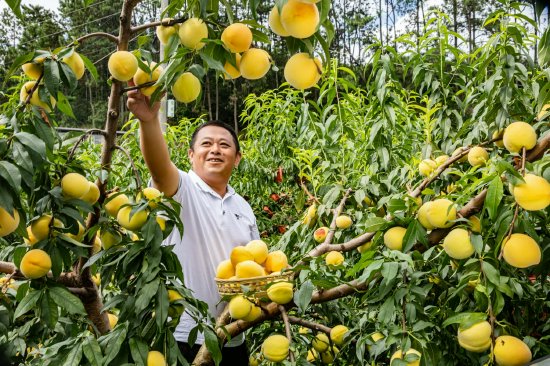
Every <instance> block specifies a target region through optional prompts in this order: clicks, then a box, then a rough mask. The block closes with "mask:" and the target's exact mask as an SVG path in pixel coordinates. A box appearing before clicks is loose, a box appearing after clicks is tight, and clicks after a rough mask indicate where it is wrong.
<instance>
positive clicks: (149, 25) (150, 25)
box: [132, 18, 187, 34]
mask: <svg viewBox="0 0 550 366" xmlns="http://www.w3.org/2000/svg"><path fill="white" fill-rule="evenodd" d="M186 20H187V18H179V19H172V20H169V21H162V20H161V21H158V22H152V23H146V24H141V25H138V26H136V27H133V28H132V34H136V33H139V32H141V31H144V30H146V29H149V28H153V27H156V26H159V25H163V26H165V27H169V26H171V25H176V24H178V23H183V22H185V21H186Z"/></svg>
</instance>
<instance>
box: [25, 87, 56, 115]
mask: <svg viewBox="0 0 550 366" xmlns="http://www.w3.org/2000/svg"><path fill="white" fill-rule="evenodd" d="M35 85H36V81H27V82H26V83H25V84H23V87H22V88H21V91H20V92H19V100H20V101H21V102H22V103H24V102H25V101H26V100H27V97H28V96H29V93H30V92H31V90H32V88H34V86H35ZM42 87H43V86H42V85H40V86H39V87H38V88H36V90H35V91H34V92H33V93H32V96H31V99H30V101H29V103H30V104H31V105H34V106H36V107H38V108H42V109H44V110H45V111H46V112H50V111H51V110H52V109H51V108H50V106H49V105H48V104H47V103H46V102H44V101H42V99H40V97H39V95H40V88H42ZM50 104H51V106H52V107H55V99H54V97H53V96H51V95H50Z"/></svg>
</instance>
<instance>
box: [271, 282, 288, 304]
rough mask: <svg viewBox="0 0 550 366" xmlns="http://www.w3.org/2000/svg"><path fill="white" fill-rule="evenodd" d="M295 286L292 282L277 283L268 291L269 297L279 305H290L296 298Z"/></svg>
mask: <svg viewBox="0 0 550 366" xmlns="http://www.w3.org/2000/svg"><path fill="white" fill-rule="evenodd" d="M293 289H294V286H293V285H292V283H290V282H277V283H274V284H273V285H271V286H269V288H268V289H267V297H269V299H270V300H271V301H273V302H275V303H277V304H282V305H284V304H288V303H289V302H290V301H292V298H293V296H294V290H293Z"/></svg>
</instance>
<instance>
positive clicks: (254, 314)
mask: <svg viewBox="0 0 550 366" xmlns="http://www.w3.org/2000/svg"><path fill="white" fill-rule="evenodd" d="M260 315H262V308H261V307H259V306H256V305H252V309H250V313H248V315H247V316H245V317H244V318H243V320H244V321H247V322H253V321H254V320H256V319H258V318H259V317H260Z"/></svg>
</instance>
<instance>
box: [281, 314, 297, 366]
mask: <svg viewBox="0 0 550 366" xmlns="http://www.w3.org/2000/svg"><path fill="white" fill-rule="evenodd" d="M279 311H280V312H281V317H282V318H283V323H285V333H286V337H287V338H288V343H289V344H292V334H291V333H290V323H289V321H288V314H287V313H286V309H285V307H284V306H283V305H279ZM289 357H290V362H294V353H293V352H292V351H290V352H289Z"/></svg>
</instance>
